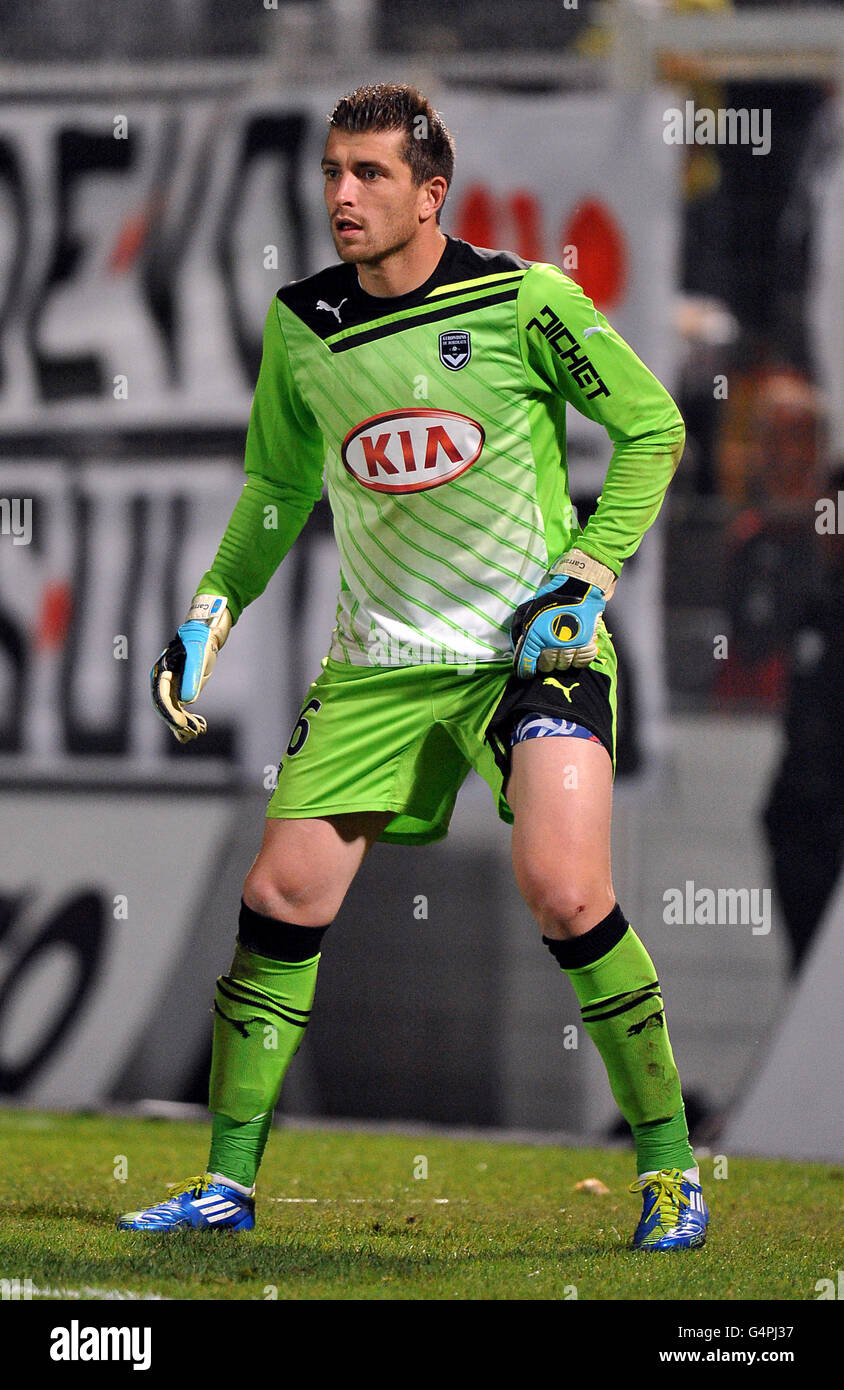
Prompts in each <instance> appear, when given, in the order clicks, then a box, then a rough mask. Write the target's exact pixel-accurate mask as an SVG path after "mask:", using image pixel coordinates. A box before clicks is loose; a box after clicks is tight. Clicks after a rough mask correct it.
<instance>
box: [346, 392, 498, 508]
mask: <svg viewBox="0 0 844 1390" xmlns="http://www.w3.org/2000/svg"><path fill="white" fill-rule="evenodd" d="M483 447H484V432H483V430H482V428H481V426H480V425H479V424H478V422H477V421H476V420H470V419H469V418H468V416H466V415H457V414H456V413H455V412H454V411H451V410H429V409H422V408H421V407H420V408H419V409H418V410H394V411H390V412H388V413H387V414H385V415H373V416H372V417H371V418H370V419H369V420H364V421H363V422H362V424H360V425H356V426H355V428H354V429H353V430H350V432H349V433H348V434H347V435H346V438H345V439H344V440H343V444H342V447H341V450H340V456H341V458H342V460H343V463H344V464H345V466H346V468H347V469H348V470H349V472H350V473H351V475H352V477H353V478H357V480H358V482H359V483H362V485H363V486H364V487H368V488H373V489H374V490H375V491H376V492H421V491H422V489H424V488H429V487H439V486H440V483H448V482H451V479H452V478H456V477H458V475H459V474H460V473H465V471H466V469H467V468H471V466H472V464H473V463H474V462H475V460H476V459H477V458H479V457H480V453H481V450H482V449H483Z"/></svg>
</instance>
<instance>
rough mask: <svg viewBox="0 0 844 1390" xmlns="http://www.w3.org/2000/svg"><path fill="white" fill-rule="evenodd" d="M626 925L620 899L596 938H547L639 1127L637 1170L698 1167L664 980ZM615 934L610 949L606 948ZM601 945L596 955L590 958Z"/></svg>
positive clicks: (626, 1112)
mask: <svg viewBox="0 0 844 1390" xmlns="http://www.w3.org/2000/svg"><path fill="white" fill-rule="evenodd" d="M624 925H625V919H624V917H623V914H622V913H621V910H620V909H619V908H618V906H617V905H616V908H615V909H614V910H613V913H611V914H610V916H609V917H608V918H605V920H604V922H602V923H599V924H598V926H597V927H595V928H593V929H592V930H593V931H595V932H597V933H598V935H597V936H596V937H595V940H594V944H592V943H590V942H589V937H590V936H591V933H590V932H586V933H584V935H583V936H581V937H575V938H571V939H570V940H568V941H564V942H555V943H550V942H549V941H548V938H547V937H546V938H543V939H544V940H545V942H546V944H548V945H550V946H551V947H552V951H553V954H554V955H555V956H556V957H557V959H558V960H559V961H560V964H561V966H562V968H563V970H565V972H566V974H567V975H568V976H569V978H570V980H571V982H572V985H573V986H574V991H575V994H576V995H577V999H578V1003H579V1004H580V1011H581V1015H582V1018H583V1023H584V1026H585V1028H586V1031H587V1033H588V1034H589V1036H590V1038H591V1039H592V1041H593V1042H594V1044H595V1046H596V1047H597V1049H598V1051H599V1052H600V1054H601V1057H602V1058H603V1062H604V1066H605V1067H606V1069H607V1076H608V1077H609V1082H610V1089H611V1090H612V1093H613V1096H614V1097H615V1101H616V1104H617V1105H618V1108H619V1110H620V1111H621V1113H622V1115H623V1116H624V1118H625V1119H626V1120H627V1123H628V1124H629V1125H630V1128H631V1131H632V1133H633V1139H634V1142H635V1145H636V1163H637V1169H638V1172H639V1173H645V1172H650V1171H651V1170H659V1169H663V1168H679V1169H681V1170H683V1171H684V1170H685V1169H687V1168H693V1167H694V1166H695V1157H694V1153H693V1152H692V1148H691V1145H690V1144H689V1131H688V1126H687V1124H686V1113H685V1107H684V1105H683V1095H682V1091H681V1089H680V1078H679V1075H678V1073H677V1066H676V1063H675V1061H674V1054H673V1052H672V1051H671V1042H670V1039H669V1037H668V1026H667V1024H666V1021H665V1012H664V1010H663V1006H662V994H661V992H660V988H659V981H658V979H657V975H656V971H655V969H654V966H653V962H652V960H651V958H650V956H649V955H648V953H647V951H646V950H645V948H644V946H643V945H642V943H641V941H640V940H639V938H638V936H637V935H636V933H635V932H634V930H633V928H632V927H631V926H629V925H627V926H626V930H623V927H624ZM619 937H620V939H619ZM613 940H615V944H614V945H612V946H611V947H610V949H609V950H605V951H602V950H601V947H602V945H605V944H607V943H608V942H610V941H613ZM554 947H556V948H557V949H554ZM561 948H562V949H561ZM598 951H600V952H601V953H600V954H599V955H598V956H597V959H592V960H590V959H589V956H590V954H591V953H593V952H598ZM567 959H568V961H570V962H571V964H567V963H566V960H567ZM581 961H585V963H583V964H580V963H579V962H581ZM575 962H578V963H577V964H575Z"/></svg>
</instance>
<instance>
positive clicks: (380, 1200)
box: [265, 1197, 469, 1207]
mask: <svg viewBox="0 0 844 1390" xmlns="http://www.w3.org/2000/svg"><path fill="white" fill-rule="evenodd" d="M396 1200H397V1199H396V1198H395V1197H345V1198H344V1197H267V1198H265V1201H268V1202H297V1203H299V1204H300V1205H301V1204H305V1203H307V1204H308V1205H314V1204H316V1203H322V1205H323V1206H328V1205H329V1204H330V1203H331V1202H337V1203H338V1204H339V1205H340V1206H344V1207H353V1206H367V1207H376V1206H386V1205H387V1204H388V1203H391V1202H392V1203H395V1202H396ZM459 1200H460V1203H461V1205H462V1206H465V1205H466V1203H467V1201H468V1200H469V1199H468V1198H467V1197H461V1198H460V1199H459ZM426 1202H433V1204H434V1206H437V1207H447V1206H448V1205H449V1203H450V1202H451V1198H450V1197H410V1198H408V1200H407V1202H406V1203H405V1205H406V1206H409V1207H415V1206H424V1205H425V1203H426Z"/></svg>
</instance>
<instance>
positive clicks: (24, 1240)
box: [0, 1111, 844, 1300]
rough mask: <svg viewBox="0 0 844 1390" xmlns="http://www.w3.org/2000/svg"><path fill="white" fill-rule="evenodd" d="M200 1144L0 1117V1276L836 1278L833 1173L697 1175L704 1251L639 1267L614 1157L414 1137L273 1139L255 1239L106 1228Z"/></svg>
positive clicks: (93, 1282) (698, 1288)
mask: <svg viewBox="0 0 844 1390" xmlns="http://www.w3.org/2000/svg"><path fill="white" fill-rule="evenodd" d="M208 1136H209V1129H208V1127H207V1126H206V1125H201V1124H187V1123H176V1122H173V1121H162V1120H138V1119H128V1118H114V1117H92V1116H67V1115H61V1116H58V1115H49V1114H37V1113H32V1112H21V1111H6V1112H3V1113H0V1209H2V1211H3V1222H2V1226H1V1227H0V1278H2V1279H8V1280H18V1281H19V1282H20V1285H21V1286H23V1287H26V1285H25V1283H24V1281H26V1280H28V1281H30V1283H29V1289H30V1291H31V1297H33V1298H39V1297H41V1298H44V1297H46V1298H53V1299H55V1298H59V1299H60V1298H71V1299H72V1298H80V1297H81V1298H84V1299H94V1298H103V1297H106V1296H110V1297H119V1296H121V1295H122V1296H123V1297H127V1296H128V1297H135V1298H137V1297H151V1296H152V1297H156V1296H157V1297H159V1298H167V1299H180V1300H181V1299H220V1300H260V1299H272V1298H278V1299H344V1300H345V1299H349V1300H352V1299H357V1300H361V1299H365V1300H374V1299H380V1300H398V1299H414V1300H434V1299H437V1300H443V1299H498V1300H503V1299H506V1300H513V1299H523V1300H537V1299H566V1298H577V1299H581V1300H607V1299H652V1300H661V1299H678V1298H679V1299H687V1300H740V1299H764V1300H769V1299H789V1300H807V1299H817V1297H818V1292H817V1291H816V1287H815V1286H816V1283H817V1281H818V1280H821V1279H834V1278H835V1276H836V1271H837V1270H838V1269H839V1267H840V1266H841V1265H842V1243H841V1236H840V1232H841V1226H842V1223H841V1209H842V1201H843V1200H844V1169H842V1168H840V1167H833V1166H831V1165H822V1164H809V1163H785V1162H771V1161H767V1160H751V1159H738V1158H736V1159H732V1158H730V1159H729V1161H728V1170H727V1176H726V1177H725V1178H722V1179H721V1180H714V1176H713V1159H711V1158H710V1159H704V1160H702V1162H701V1176H702V1180H703V1183H704V1189H705V1192H706V1195H707V1199H708V1201H709V1205H710V1207H711V1210H712V1221H711V1224H710V1235H709V1240H708V1243H707V1245H706V1246H705V1248H704V1249H703V1250H699V1251H693V1252H683V1253H678V1254H670V1255H668V1254H667V1255H658V1254H650V1255H643V1254H634V1253H633V1252H631V1251H630V1250H628V1249H627V1248H626V1247H627V1244H628V1242H629V1239H630V1236H631V1234H632V1231H633V1228H634V1225H635V1222H636V1220H637V1218H638V1214H639V1210H640V1199H639V1198H638V1197H633V1196H632V1195H631V1194H629V1193H628V1191H627V1186H628V1184H629V1183H630V1181H631V1179H632V1178H633V1177H634V1176H635V1174H634V1172H633V1159H632V1153H630V1152H626V1151H624V1150H607V1149H561V1148H556V1147H552V1146H544V1145H543V1146H536V1147H534V1146H529V1145H526V1144H515V1143H497V1142H485V1141H483V1140H457V1139H449V1138H442V1137H439V1136H437V1137H433V1136H431V1135H429V1134H425V1135H420V1136H416V1137H412V1136H411V1137H408V1136H405V1135H395V1134H382V1133H378V1134H373V1133H371V1132H370V1133H362V1134H357V1133H346V1132H337V1131H331V1132H325V1131H315V1130H295V1129H281V1130H275V1131H273V1134H272V1135H271V1137H270V1143H269V1146H268V1150H267V1156H266V1159H265V1162H264V1165H263V1168H262V1170H261V1176H260V1181H259V1187H258V1223H257V1226H256V1228H255V1230H254V1231H253V1232H251V1233H249V1234H246V1235H226V1234H223V1233H214V1232H195V1231H190V1232H186V1233H178V1234H176V1235H170V1236H162V1235H157V1236H147V1235H143V1234H140V1233H137V1234H134V1233H125V1232H118V1231H117V1230H115V1228H114V1221H115V1218H116V1217H117V1216H118V1215H119V1214H120V1213H121V1212H123V1211H128V1210H133V1209H135V1208H138V1207H140V1206H148V1205H150V1204H151V1203H152V1202H155V1201H161V1200H162V1199H163V1198H164V1197H165V1196H167V1190H166V1187H167V1184H168V1183H170V1182H182V1181H183V1180H184V1179H185V1178H186V1177H188V1176H190V1175H191V1174H193V1173H197V1172H200V1171H201V1170H202V1167H203V1165H204V1163H205V1159H206V1155H207V1147H208ZM720 1167H721V1169H722V1170H723V1164H721V1165H720ZM424 1173H427V1176H426V1177H425V1176H422V1174H424ZM584 1178H599V1179H600V1180H601V1181H602V1182H603V1183H604V1184H605V1185H606V1186H607V1187H608V1188H609V1189H610V1190H609V1193H608V1194H607V1195H603V1196H601V1195H592V1194H589V1193H585V1192H578V1191H575V1184H576V1183H578V1182H579V1181H581V1180H582V1179H584ZM7 1296H8V1295H7Z"/></svg>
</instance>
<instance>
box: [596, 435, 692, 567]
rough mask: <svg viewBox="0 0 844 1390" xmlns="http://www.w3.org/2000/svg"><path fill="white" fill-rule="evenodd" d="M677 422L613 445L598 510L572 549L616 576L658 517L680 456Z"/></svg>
mask: <svg viewBox="0 0 844 1390" xmlns="http://www.w3.org/2000/svg"><path fill="white" fill-rule="evenodd" d="M684 443H685V428H684V426H683V422H682V420H680V419H679V416H678V419H677V423H676V424H674V425H673V426H671V427H670V428H667V429H663V430H660V432H659V433H658V434H647V435H643V436H642V437H641V438H639V439H625V440H623V441H622V442H620V443H618V444H616V446H615V449H614V451H613V456H612V459H611V461H610V465H609V468H608V469H607V476H606V479H605V481H604V485H603V488H602V489H601V496H600V499H599V501H598V506H597V507H596V509H595V511H594V512H593V514H592V516H591V517H590V518H589V520H588V522H587V523H586V526H585V527H584V529H583V533H582V535H580V536H579V537H578V538H577V541H576V544H577V545H578V546H579V548H580V549H581V550H583V551H584V552H585V553H586V554H587V555H591V556H593V557H594V558H595V559H596V560H600V562H601V564H604V565H607V566H609V568H610V569H612V570H613V571H614V573H615V574H618V573H619V572H620V570H621V566H622V565H623V563H624V561H625V560H627V559H629V557H630V556H631V555H632V554H633V553H634V552H635V551H636V550H637V549H638V547H639V544H640V542H641V540H642V537H643V536H644V534H645V532H646V531H647V530H648V528H649V527H650V526H652V525H653V523H654V521H655V520H656V518H657V515H658V514H659V509H660V507H661V506H662V502H663V498H664V497H665V493H666V491H667V489H668V484H669V483H670V482H671V479H672V478H673V476H674V473H675V470H676V468H677V465H678V463H679V462H680V458H681V455H682V453H683V445H684Z"/></svg>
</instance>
